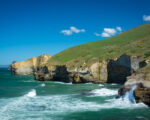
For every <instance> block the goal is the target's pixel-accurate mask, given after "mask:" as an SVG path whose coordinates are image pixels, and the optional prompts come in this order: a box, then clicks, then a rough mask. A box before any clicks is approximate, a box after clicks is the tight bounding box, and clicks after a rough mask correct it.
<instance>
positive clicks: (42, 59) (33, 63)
mask: <svg viewBox="0 0 150 120" xmlns="http://www.w3.org/2000/svg"><path fill="white" fill-rule="evenodd" d="M50 58H51V56H50V55H48V54H45V55H40V56H38V57H33V58H30V59H28V60H26V61H22V62H15V63H13V64H12V65H11V71H12V74H13V75H15V74H33V72H34V71H36V70H37V68H38V67H39V66H42V65H44V64H46V63H47V61H48V60H49V59H50Z"/></svg>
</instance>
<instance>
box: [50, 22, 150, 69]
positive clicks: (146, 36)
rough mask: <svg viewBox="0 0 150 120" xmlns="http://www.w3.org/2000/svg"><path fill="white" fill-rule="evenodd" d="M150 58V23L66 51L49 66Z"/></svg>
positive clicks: (51, 60)
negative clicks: (123, 55) (129, 56)
mask: <svg viewBox="0 0 150 120" xmlns="http://www.w3.org/2000/svg"><path fill="white" fill-rule="evenodd" d="M124 53H126V54H128V55H133V56H134V55H136V56H142V58H143V59H146V58H148V57H149V56H150V23H147V24H143V25H141V26H138V27H135V28H133V29H131V30H128V31H126V32H123V33H121V34H119V35H116V36H114V37H111V38H108V39H104V40H100V41H94V42H89V43H86V44H83V45H78V46H75V47H72V48H69V49H67V50H64V51H62V52H60V53H58V54H56V55H55V56H53V57H52V58H51V59H50V60H49V61H48V65H51V64H53V65H55V64H66V65H67V66H70V67H73V66H78V65H80V66H81V65H82V64H83V63H87V65H89V64H91V63H93V62H96V61H102V60H108V59H114V58H117V57H119V56H120V55H122V54H124Z"/></svg>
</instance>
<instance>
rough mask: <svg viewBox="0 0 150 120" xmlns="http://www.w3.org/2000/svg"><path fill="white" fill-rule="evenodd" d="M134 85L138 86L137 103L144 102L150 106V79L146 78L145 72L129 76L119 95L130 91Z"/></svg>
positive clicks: (136, 90)
mask: <svg viewBox="0 0 150 120" xmlns="http://www.w3.org/2000/svg"><path fill="white" fill-rule="evenodd" d="M133 86H136V88H135V90H134V98H135V101H136V103H139V102H143V103H145V104H146V105H148V106H150V79H145V77H144V74H133V75H131V76H130V77H128V78H127V81H126V83H125V84H124V85H123V86H122V87H121V88H120V89H119V91H118V95H119V97H121V96H124V95H125V94H126V93H128V92H129V91H130V90H131V89H132V88H133Z"/></svg>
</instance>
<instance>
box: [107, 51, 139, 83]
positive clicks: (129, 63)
mask: <svg viewBox="0 0 150 120" xmlns="http://www.w3.org/2000/svg"><path fill="white" fill-rule="evenodd" d="M139 66H140V58H139V57H130V56H128V55H125V54H124V55H122V56H120V58H119V59H117V60H110V61H109V62H108V66H107V69H108V82H110V83H112V82H113V83H124V82H125V81H126V78H127V76H130V75H131V74H132V73H134V72H135V71H137V70H138V69H139Z"/></svg>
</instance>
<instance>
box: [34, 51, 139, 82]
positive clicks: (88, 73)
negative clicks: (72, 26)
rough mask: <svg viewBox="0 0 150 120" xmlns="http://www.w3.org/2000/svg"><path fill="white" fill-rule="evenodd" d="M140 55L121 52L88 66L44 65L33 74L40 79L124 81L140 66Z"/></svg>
mask: <svg viewBox="0 0 150 120" xmlns="http://www.w3.org/2000/svg"><path fill="white" fill-rule="evenodd" d="M140 63H141V61H140V57H136V56H128V55H126V54H123V55H122V56H120V57H119V58H117V59H115V60H108V61H105V60H104V61H99V62H95V63H93V64H91V65H90V66H88V65H86V63H84V65H82V66H80V67H75V68H69V67H68V66H67V65H46V66H44V67H40V69H39V70H37V71H36V72H35V74H34V76H35V79H36V80H40V81H62V82H73V83H87V82H94V83H124V82H125V81H126V78H127V76H130V75H131V74H132V73H134V72H136V71H137V70H138V69H139V68H140Z"/></svg>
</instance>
